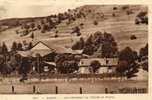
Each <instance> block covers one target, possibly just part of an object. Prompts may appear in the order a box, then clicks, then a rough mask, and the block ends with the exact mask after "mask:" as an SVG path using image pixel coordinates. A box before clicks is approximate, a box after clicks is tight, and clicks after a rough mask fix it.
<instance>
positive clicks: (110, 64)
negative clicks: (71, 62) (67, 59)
mask: <svg viewBox="0 0 152 100" xmlns="http://www.w3.org/2000/svg"><path fill="white" fill-rule="evenodd" d="M93 61H98V62H99V63H100V67H99V69H98V71H97V73H99V74H102V73H112V72H115V70H116V66H117V65H118V58H87V59H81V60H80V62H79V73H81V74H86V73H90V70H89V68H90V66H91V63H92V62H93Z"/></svg>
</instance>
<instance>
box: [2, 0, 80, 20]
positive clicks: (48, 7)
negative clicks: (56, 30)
mask: <svg viewBox="0 0 152 100" xmlns="http://www.w3.org/2000/svg"><path fill="white" fill-rule="evenodd" d="M76 1H77V0H71V2H69V0H64V2H61V0H0V19H3V18H12V17H36V16H37V17H39V16H47V15H50V14H54V13H58V12H64V11H66V10H67V9H69V8H71V9H73V8H75V7H78V6H80V5H82V4H80V3H78V2H76Z"/></svg>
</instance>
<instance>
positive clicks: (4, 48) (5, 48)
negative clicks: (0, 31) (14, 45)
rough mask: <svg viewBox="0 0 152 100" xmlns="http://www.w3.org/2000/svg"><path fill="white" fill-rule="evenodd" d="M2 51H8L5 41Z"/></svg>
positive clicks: (4, 52)
mask: <svg viewBox="0 0 152 100" xmlns="http://www.w3.org/2000/svg"><path fill="white" fill-rule="evenodd" d="M2 53H3V54H6V53H8V48H7V46H6V44H5V42H3V45H2Z"/></svg>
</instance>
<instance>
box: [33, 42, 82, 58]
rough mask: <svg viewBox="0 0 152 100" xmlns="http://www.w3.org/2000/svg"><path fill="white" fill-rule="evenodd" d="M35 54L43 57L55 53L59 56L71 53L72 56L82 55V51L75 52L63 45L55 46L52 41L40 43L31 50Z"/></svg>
mask: <svg viewBox="0 0 152 100" xmlns="http://www.w3.org/2000/svg"><path fill="white" fill-rule="evenodd" d="M31 51H32V52H33V53H40V54H42V55H43V56H44V55H47V54H49V53H52V52H55V53H59V54H64V53H70V54H80V53H82V52H81V51H74V50H72V49H71V48H65V47H63V46H61V45H55V44H53V43H51V42H50V41H39V42H37V43H36V44H35V45H34V46H33V48H32V49H31Z"/></svg>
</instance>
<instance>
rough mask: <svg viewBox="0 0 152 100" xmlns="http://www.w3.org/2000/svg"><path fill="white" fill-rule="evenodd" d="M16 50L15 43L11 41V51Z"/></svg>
mask: <svg viewBox="0 0 152 100" xmlns="http://www.w3.org/2000/svg"><path fill="white" fill-rule="evenodd" d="M16 50H17V43H16V42H13V44H12V48H11V51H16Z"/></svg>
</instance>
